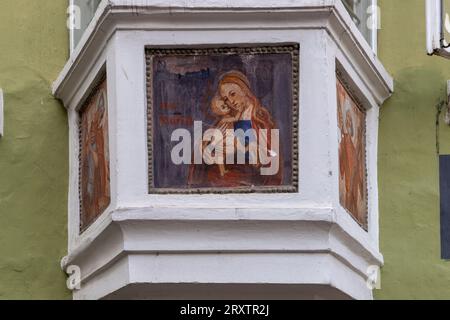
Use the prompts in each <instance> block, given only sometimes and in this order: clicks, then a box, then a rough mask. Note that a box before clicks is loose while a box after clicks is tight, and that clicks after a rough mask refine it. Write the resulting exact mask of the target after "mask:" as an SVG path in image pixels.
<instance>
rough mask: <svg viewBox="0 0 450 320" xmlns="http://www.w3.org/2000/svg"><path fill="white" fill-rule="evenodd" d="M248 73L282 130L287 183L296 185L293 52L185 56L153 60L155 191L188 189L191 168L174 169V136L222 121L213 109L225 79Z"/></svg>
mask: <svg viewBox="0 0 450 320" xmlns="http://www.w3.org/2000/svg"><path fill="white" fill-rule="evenodd" d="M231 70H238V71H241V72H242V73H244V74H245V75H246V76H247V77H248V79H249V80H250V83H251V89H252V91H253V93H254V94H255V95H256V97H257V98H258V99H259V100H260V101H261V103H262V105H263V106H264V107H265V108H266V109H267V110H268V111H269V112H270V114H271V115H272V118H273V119H274V121H275V123H276V125H277V127H278V128H279V129H280V152H281V153H282V161H283V163H280V168H284V170H283V181H282V185H290V184H292V122H293V121H292V118H293V111H292V108H293V107H292V106H293V100H292V57H291V55H290V54H289V53H270V54H245V55H242V54H241V55H237V54H233V55H224V54H221V55H185V56H180V55H177V56H169V55H166V56H155V57H154V58H153V112H154V117H153V119H154V120H153V121H154V124H153V137H154V138H153V144H154V145H153V159H154V163H153V166H154V167H153V168H154V170H153V172H154V187H155V188H180V189H183V188H187V187H188V186H187V180H188V175H189V168H190V166H189V165H174V164H173V163H172V161H171V151H172V148H173V147H174V146H175V145H177V144H178V143H179V142H171V135H172V132H173V131H174V130H176V129H179V128H185V129H188V130H189V131H190V132H191V134H192V138H193V126H194V125H193V123H194V121H203V131H205V130H207V129H209V128H211V127H213V126H214V124H215V123H216V122H217V120H218V118H217V117H216V116H215V115H214V114H213V113H212V112H211V111H210V103H211V100H212V98H213V97H214V95H215V94H216V91H217V86H218V82H219V79H220V76H221V75H222V74H223V73H225V72H228V71H231Z"/></svg>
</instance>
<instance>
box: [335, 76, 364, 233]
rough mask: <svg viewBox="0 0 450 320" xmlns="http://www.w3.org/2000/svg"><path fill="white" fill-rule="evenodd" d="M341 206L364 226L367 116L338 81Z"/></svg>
mask: <svg viewBox="0 0 450 320" xmlns="http://www.w3.org/2000/svg"><path fill="white" fill-rule="evenodd" d="M337 97H338V103H337V104H338V126H339V131H340V137H339V139H340V141H339V192H340V202H341V205H342V206H343V207H344V208H345V209H346V210H347V211H348V212H349V213H350V214H351V215H352V216H353V217H354V218H355V219H356V220H357V221H358V222H359V223H360V224H361V225H362V226H364V227H367V177H366V154H365V152H366V141H365V139H366V136H365V126H366V115H365V112H364V111H363V110H361V108H360V107H359V106H358V105H357V103H356V102H355V101H354V99H353V98H352V96H351V95H350V94H349V93H348V91H347V89H346V88H345V87H344V85H343V84H342V83H341V81H339V80H338V81H337Z"/></svg>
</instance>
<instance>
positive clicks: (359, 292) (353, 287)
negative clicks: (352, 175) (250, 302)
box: [54, 0, 393, 299]
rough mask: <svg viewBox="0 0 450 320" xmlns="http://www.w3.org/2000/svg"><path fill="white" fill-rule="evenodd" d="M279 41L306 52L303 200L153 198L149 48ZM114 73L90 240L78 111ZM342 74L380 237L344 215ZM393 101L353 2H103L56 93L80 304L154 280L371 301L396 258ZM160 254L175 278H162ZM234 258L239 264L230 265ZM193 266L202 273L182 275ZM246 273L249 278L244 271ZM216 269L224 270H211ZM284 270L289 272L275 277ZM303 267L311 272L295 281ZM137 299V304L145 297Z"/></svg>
mask: <svg viewBox="0 0 450 320" xmlns="http://www.w3.org/2000/svg"><path fill="white" fill-rule="evenodd" d="M135 2H136V1H135ZM138 2H139V1H138ZM144 2H145V3H144ZM149 3H150V4H151V6H149ZM206 7H207V8H208V9H205V8H206ZM268 9H270V10H268ZM136 11H138V12H139V15H135V12H136ZM149 17H151V19H149ZM268 43H298V44H299V45H300V130H299V132H300V142H299V143H300V163H299V171H300V181H299V186H300V187H299V188H300V192H299V193H298V194H264V195H262V194H227V195H217V194H210V195H182V196H181V195H149V194H148V181H147V172H148V170H147V169H148V168H147V154H146V152H147V148H146V145H147V141H146V138H147V127H146V120H145V119H146V105H145V101H146V90H145V88H146V83H145V78H146V77H145V47H146V46H148V45H152V46H161V47H164V46H183V47H185V46H214V45H217V46H221V45H233V46H235V45H239V44H241V45H255V44H261V45H264V44H268ZM105 65H106V70H107V77H108V101H109V124H110V125H109V130H110V132H109V133H110V141H109V145H110V154H111V163H110V165H111V196H112V199H111V205H110V207H109V208H108V210H106V212H105V213H104V214H103V215H102V216H101V217H100V218H99V219H98V220H97V221H96V222H95V223H94V224H93V225H92V226H91V227H90V228H89V229H88V230H87V231H86V232H84V233H83V234H81V235H80V234H79V200H78V145H77V144H78V142H77V141H78V139H77V137H78V128H77V125H78V118H77V117H78V116H77V112H76V110H77V108H78V107H79V105H80V103H81V102H82V101H83V97H85V96H86V95H87V94H89V90H90V88H91V86H92V84H93V83H94V79H95V78H96V77H97V75H98V73H99V72H100V70H102V68H103V67H104V66H105ZM336 69H339V71H340V72H341V73H342V74H344V76H346V77H347V78H348V79H346V80H347V82H348V83H349V84H350V86H351V87H352V90H353V91H354V94H355V95H356V96H357V97H358V99H359V100H360V101H361V102H362V103H363V105H364V107H365V108H366V109H367V152H368V156H367V159H368V160H367V161H368V163H367V168H368V189H369V230H368V232H366V231H364V230H363V229H362V228H361V227H360V226H359V225H358V224H357V223H356V222H355V221H354V220H353V219H352V218H351V217H350V215H349V214H347V212H345V210H344V209H343V208H342V207H341V206H340V204H339V187H338V172H339V169H338V168H339V164H338V138H337V135H338V132H337V125H336V124H337V112H336V100H337V98H336ZM392 90H393V82H392V79H391V78H390V76H389V75H388V74H387V72H386V71H385V70H384V68H383V67H382V65H381V63H380V62H379V61H378V60H377V58H376V56H375V54H374V53H373V52H372V50H371V48H370V46H369V45H368V44H367V42H365V40H364V39H363V38H362V35H361V34H360V33H359V32H358V31H357V29H356V26H354V24H353V22H352V21H351V19H350V17H349V15H348V13H347V12H346V11H345V8H344V7H343V5H342V3H341V2H340V0H327V1H320V3H318V2H317V1H312V0H302V1H297V2H296V3H295V5H294V4H292V3H291V2H290V1H269V0H266V1H260V2H258V5H256V4H254V3H253V2H252V1H244V3H243V2H242V1H227V2H226V3H223V2H221V3H220V4H218V3H213V4H211V3H210V2H208V1H205V2H203V1H200V0H199V1H192V2H190V3H189V6H186V3H185V2H183V1H180V2H177V1H172V3H171V6H170V8H167V7H166V4H160V3H158V2H157V1H143V3H142V6H133V8H128V7H127V4H126V1H118V0H117V1H104V2H102V4H101V5H100V9H99V11H98V12H97V15H96V17H95V18H94V21H93V23H92V24H91V25H90V27H89V28H88V32H87V33H86V34H85V35H84V36H83V39H82V41H81V43H80V45H79V46H78V47H77V49H76V50H75V53H74V54H73V55H72V58H71V60H70V61H69V62H68V64H67V65H66V67H65V68H64V70H63V71H62V73H61V75H60V77H59V78H58V80H57V81H56V82H55V84H54V92H55V94H56V96H58V97H60V98H61V99H62V100H63V102H64V104H65V106H66V107H67V109H68V113H69V127H70V186H69V189H70V190H69V254H68V256H67V257H66V258H65V259H63V262H62V263H63V266H64V267H66V266H67V265H71V264H77V265H80V266H81V267H82V272H83V286H82V289H81V290H80V291H76V292H75V293H74V294H75V297H76V298H85V299H96V298H102V297H105V296H108V295H109V294H112V293H114V292H117V291H118V290H120V289H121V288H124V287H126V286H127V285H129V284H133V283H140V284H145V283H147V284H148V286H147V287H146V288H147V289H148V288H150V287H151V288H154V286H155V285H156V286H163V285H164V283H166V284H168V283H169V284H183V285H189V284H191V283H204V284H210V285H214V284H216V285H217V284H220V283H229V284H235V285H256V284H266V285H267V286H270V285H273V284H283V285H294V286H302V285H307V286H310V285H313V284H317V285H320V286H322V285H325V286H330V287H332V288H336V289H337V290H339V291H341V292H342V293H343V294H344V295H347V296H349V297H353V298H360V299H369V298H371V291H370V290H369V289H368V288H367V287H366V283H365V282H366V277H367V274H366V271H367V267H368V266H370V265H381V264H382V261H383V259H382V256H381V254H380V252H379V245H378V194H377V190H378V185H377V171H376V170H377V169H376V159H377V131H378V108H379V106H380V105H381V104H382V103H383V101H384V100H385V99H386V98H387V97H388V96H389V95H390V93H391V92H392ZM216 252H220V253H221V254H220V255H217V254H215V253H216ZM178 253H182V254H178ZM199 255H200V256H201V259H200V256H199ZM156 257H158V261H159V262H158V263H159V265H160V266H162V265H164V266H165V267H164V268H162V269H159V268H157V269H154V268H155V265H154V263H155V259H156ZM223 259H226V260H227V261H229V264H223V263H220V261H222V260H223ZM199 261H201V263H200V264H198V263H199ZM281 261H282V262H283V264H282V265H281V266H280V263H281ZM261 262H264V264H263V265H262V264H261ZM183 263H186V264H189V265H191V267H190V268H189V269H187V270H182V271H180V270H175V269H174V268H175V267H176V266H177V265H180V264H183ZM242 264H244V265H246V266H248V269H245V268H244V270H242V268H241V266H242ZM208 265H209V266H210V267H211V268H212V269H211V268H210V269H208V270H214V271H210V272H209V273H208V272H204V268H205V266H208ZM296 265H297V267H294V266H296ZM276 266H277V267H280V268H281V269H280V272H273V270H276V269H274V268H275V267H276ZM318 266H322V267H320V268H319V267H318ZM148 268H150V269H151V270H153V271H152V272H149V271H148V270H149V269H148ZM233 268H236V269H233ZM265 268H268V269H265ZM296 268H301V269H302V270H303V271H302V272H299V273H295V272H294V273H293V271H294V270H295V269H296ZM171 270H172V271H171ZM202 270H203V271H202ZM268 272H269V273H270V274H271V275H270V276H268ZM264 275H265V276H264ZM288 275H289V276H288ZM242 277H244V278H242ZM245 277H247V278H245ZM158 288H159V287H158ZM145 290H146V289H141V291H142V292H145ZM149 290H150V289H149ZM133 292H134V293H132V294H130V293H128V294H129V295H130V296H135V295H136V291H133ZM314 294H319V295H320V293H317V292H316V293H314ZM322 294H323V296H324V297H326V296H327V293H326V292H325V291H323V292H322Z"/></svg>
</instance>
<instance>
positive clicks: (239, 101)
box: [189, 70, 282, 188]
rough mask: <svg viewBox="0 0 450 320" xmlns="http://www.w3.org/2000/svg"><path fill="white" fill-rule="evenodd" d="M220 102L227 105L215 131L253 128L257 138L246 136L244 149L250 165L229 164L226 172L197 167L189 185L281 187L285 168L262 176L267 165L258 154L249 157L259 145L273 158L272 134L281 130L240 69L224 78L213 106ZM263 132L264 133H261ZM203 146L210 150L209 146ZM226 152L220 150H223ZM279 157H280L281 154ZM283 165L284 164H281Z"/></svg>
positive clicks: (220, 168)
mask: <svg viewBox="0 0 450 320" xmlns="http://www.w3.org/2000/svg"><path fill="white" fill-rule="evenodd" d="M218 99H219V100H220V101H221V102H222V103H223V107H221V108H219V109H220V111H221V112H220V113H217V112H216V115H218V114H220V116H219V117H218V120H217V122H216V124H215V126H214V127H215V128H217V129H219V130H221V131H222V132H223V133H224V134H225V131H226V130H225V129H228V130H229V129H233V130H234V132H237V131H238V130H242V131H243V132H247V131H248V130H250V129H253V130H252V132H254V135H251V134H250V135H246V136H245V141H243V144H244V149H246V150H247V151H246V154H245V158H246V163H245V164H238V163H236V162H237V161H235V162H234V164H226V165H225V170H224V169H223V168H222V167H221V166H219V165H206V164H203V165H194V166H193V168H191V173H190V176H189V186H190V187H194V188H201V187H223V188H235V187H236V188H238V187H252V186H279V185H281V183H282V172H281V171H282V170H281V169H279V170H278V171H277V173H276V174H274V175H262V174H261V168H262V167H264V165H263V164H262V162H261V161H260V159H259V157H258V155H251V154H249V149H253V148H249V146H250V144H252V143H257V144H258V145H262V146H263V148H257V150H259V152H261V150H266V151H265V152H266V153H267V154H266V155H265V156H266V157H271V156H272V157H273V156H274V155H273V154H271V153H273V151H272V141H271V134H270V132H271V130H273V129H277V127H276V124H275V122H274V120H273V118H272V116H271V114H270V113H269V111H268V110H267V109H266V108H265V107H264V106H263V105H262V104H261V102H260V101H259V99H258V98H257V97H256V96H255V94H254V93H253V91H252V90H251V84H250V81H249V79H248V78H247V77H246V76H245V75H244V74H243V73H242V72H240V71H236V70H232V71H229V72H226V73H224V74H223V75H222V76H221V77H220V81H219V84H218V88H217V92H216V95H215V97H214V98H213V104H217V100H218ZM216 109H217V108H216ZM262 129H264V130H263V131H261V130H262ZM228 132H229V131H228ZM224 140H225V139H224ZM221 143H223V142H221ZM203 147H204V148H206V147H207V145H204V146H203ZM236 148H237V147H236V146H235V151H237V150H236ZM225 149H226V148H219V150H225ZM253 150H254V149H253ZM235 153H237V152H235ZM255 156H256V159H257V160H256V161H253V162H251V161H249V160H250V158H251V157H255ZM276 156H277V157H278V158H280V155H276ZM224 158H226V156H224ZM278 160H279V159H278ZM250 163H252V164H250ZM280 163H282V162H281V161H280Z"/></svg>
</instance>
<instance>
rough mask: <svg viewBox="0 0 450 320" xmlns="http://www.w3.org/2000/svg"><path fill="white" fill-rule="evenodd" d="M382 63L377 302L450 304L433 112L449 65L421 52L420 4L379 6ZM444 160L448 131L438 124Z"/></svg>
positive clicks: (418, 0)
mask: <svg viewBox="0 0 450 320" xmlns="http://www.w3.org/2000/svg"><path fill="white" fill-rule="evenodd" d="M379 4H380V6H381V18H382V19H381V23H382V29H381V30H380V33H379V55H380V58H381V61H382V62H383V64H384V65H385V66H386V68H387V69H388V71H389V72H390V73H391V74H392V75H393V76H394V78H395V81H396V82H395V85H396V88H395V93H394V95H393V96H392V98H391V99H390V100H389V101H388V102H387V103H385V105H384V106H383V107H382V109H381V115H380V128H379V161H378V164H379V200H380V218H381V220H380V233H381V235H380V236H381V252H382V253H383V254H384V258H385V266H384V267H383V269H382V283H381V286H382V290H380V291H376V292H375V294H376V297H377V298H378V299H392V298H407V299H408V298H409V299H415V298H424V299H443V298H446V299H448V298H450V262H447V261H443V260H441V259H440V256H441V253H440V234H439V230H440V225H439V216H440V215H439V176H438V174H439V170H438V163H439V160H438V157H437V154H436V114H437V111H436V105H437V103H438V102H439V101H440V100H443V99H445V91H446V80H447V79H450V61H449V60H445V59H442V58H439V57H428V56H427V55H426V53H425V18H424V17H425V12H424V10H425V5H424V1H422V0H395V1H392V0H379ZM440 120H441V121H440V123H441V124H440V128H439V130H438V133H439V136H440V139H439V145H440V151H441V154H450V127H448V126H446V125H445V124H444V121H443V115H441V117H440Z"/></svg>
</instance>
